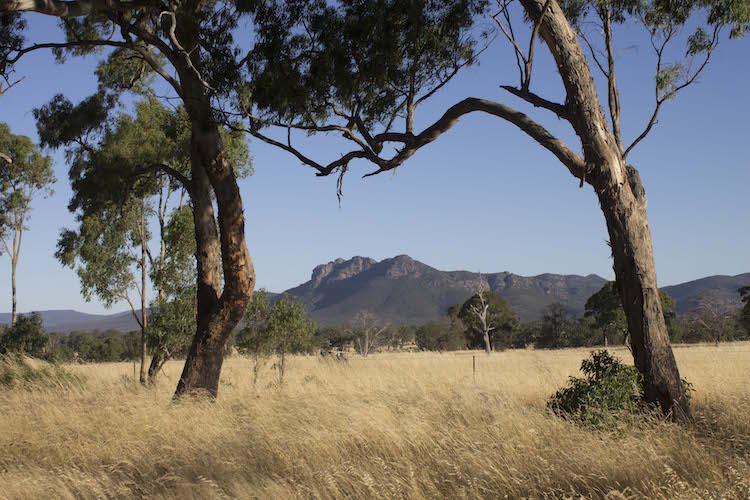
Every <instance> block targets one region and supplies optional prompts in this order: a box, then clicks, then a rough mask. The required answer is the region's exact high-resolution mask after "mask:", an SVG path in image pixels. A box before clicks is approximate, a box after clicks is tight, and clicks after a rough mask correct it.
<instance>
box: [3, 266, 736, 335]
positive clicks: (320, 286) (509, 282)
mask: <svg viewBox="0 0 750 500" xmlns="http://www.w3.org/2000/svg"><path fill="white" fill-rule="evenodd" d="M605 282H606V280H605V279H604V278H601V277H599V276H596V275H593V274H592V275H589V276H576V275H567V276H565V275H559V274H540V275H539V276H532V277H523V276H518V275H515V274H512V273H508V272H503V273H494V274H482V275H479V274H477V273H471V272H468V271H439V270H437V269H435V268H433V267H430V266H428V265H426V264H423V263H422V262H419V261H417V260H414V259H412V258H411V257H409V256H407V255H399V256H397V257H394V258H391V259H385V260H383V261H381V262H377V261H376V260H374V259H371V258H368V257H353V258H351V259H349V260H344V259H337V260H335V261H332V262H329V263H327V264H323V265H320V266H317V267H316V268H315V269H313V272H312V276H311V278H310V281H308V282H306V283H303V284H301V285H299V286H297V287H295V288H292V289H290V290H287V292H288V293H290V294H292V295H295V296H297V297H299V298H300V299H301V300H302V301H303V302H304V303H305V304H306V305H307V310H308V312H309V313H310V316H312V317H313V318H314V319H316V320H317V321H319V322H320V323H322V324H325V325H330V324H337V323H344V322H348V321H350V320H351V318H352V317H353V316H354V315H355V314H356V313H357V312H359V311H362V310H368V311H371V312H373V313H375V314H376V315H377V316H378V317H379V318H380V319H381V321H383V322H389V323H394V324H419V323H423V322H426V321H432V320H435V319H438V318H440V317H441V316H443V315H444V314H445V311H446V309H447V308H448V307H449V306H451V305H452V304H457V303H460V302H463V301H465V300H466V299H467V298H469V297H470V296H471V295H472V294H473V293H475V292H476V290H477V289H478V288H479V286H480V285H484V286H486V287H488V288H489V289H491V290H494V291H496V292H498V293H499V294H500V295H501V296H502V297H504V298H505V299H506V300H508V302H510V304H511V305H512V306H513V309H514V310H515V311H516V313H517V314H518V315H519V316H520V317H521V318H522V319H524V320H529V319H538V318H540V317H541V315H542V311H543V310H544V308H545V307H546V306H547V305H548V304H551V303H552V302H555V301H561V302H563V303H564V304H565V305H567V306H568V308H569V310H570V312H571V314H573V315H576V316H578V315H581V314H582V313H583V306H584V304H585V303H586V300H588V298H589V297H590V296H591V295H592V294H593V293H595V292H597V291H598V290H599V289H600V288H601V287H602V285H604V283H605ZM745 285H750V273H747V274H740V275H738V276H709V277H706V278H702V279H699V280H695V281H690V282H687V283H682V284H679V285H673V286H668V287H664V288H663V290H665V291H666V292H667V293H669V295H671V296H672V297H673V298H674V299H675V301H676V303H677V312H678V313H679V314H685V313H687V312H690V311H694V310H696V309H697V308H698V307H700V305H701V304H709V305H711V306H712V307H715V308H717V309H718V310H731V309H734V308H736V307H739V306H740V305H741V302H740V298H739V294H738V293H737V289H738V288H739V287H740V286H745ZM270 295H271V296H272V299H273V298H275V296H276V294H270ZM42 318H43V320H44V324H45V327H46V328H47V330H48V331H58V332H70V331H73V330H102V331H103V330H109V329H111V330H119V331H131V330H137V329H138V324H137V323H136V321H135V319H134V318H133V315H132V314H131V313H130V312H129V311H126V312H121V313H117V314H111V315H96V314H84V313H79V312H77V311H71V310H65V311H42ZM3 323H4V324H8V323H10V314H7V313H5V314H0V324H3Z"/></svg>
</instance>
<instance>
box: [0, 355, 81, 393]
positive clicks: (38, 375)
mask: <svg viewBox="0 0 750 500" xmlns="http://www.w3.org/2000/svg"><path fill="white" fill-rule="evenodd" d="M82 383H83V378H82V377H81V376H80V375H76V374H74V373H71V372H69V371H67V370H65V369H64V368H63V367H61V366H58V365H52V364H49V363H45V362H44V361H39V360H36V359H31V358H27V357H25V356H23V355H19V354H8V355H3V356H0V388H24V389H31V388H38V387H62V388H68V387H71V386H73V385H79V384H82Z"/></svg>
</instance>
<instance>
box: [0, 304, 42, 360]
mask: <svg viewBox="0 0 750 500" xmlns="http://www.w3.org/2000/svg"><path fill="white" fill-rule="evenodd" d="M47 341H48V338H47V333H46V332H45V331H44V326H43V325H42V315H41V314H39V313H38V312H34V313H31V314H19V315H18V318H17V319H16V324H15V325H13V326H12V327H10V328H5V329H4V331H0V354H7V353H18V354H25V355H27V356H32V357H35V358H42V357H44V356H45V354H46V351H47V349H46V348H47Z"/></svg>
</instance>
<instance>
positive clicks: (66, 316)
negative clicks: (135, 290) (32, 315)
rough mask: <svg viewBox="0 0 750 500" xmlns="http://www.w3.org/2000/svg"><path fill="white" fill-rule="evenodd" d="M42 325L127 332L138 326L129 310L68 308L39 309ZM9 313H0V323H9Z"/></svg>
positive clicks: (68, 329)
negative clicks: (109, 311)
mask: <svg viewBox="0 0 750 500" xmlns="http://www.w3.org/2000/svg"><path fill="white" fill-rule="evenodd" d="M40 312H41V314H42V321H43V322H44V327H45V328H46V329H47V331H50V332H72V331H74V330H80V331H87V330H100V331H105V330H118V331H121V332H129V331H133V330H139V329H140V327H139V326H138V323H137V322H136V320H135V318H134V317H133V313H132V312H130V311H126V312H121V313H115V314H86V313H82V312H78V311H73V310H70V309H66V310H50V311H40ZM10 320H11V315H10V313H0V325H2V324H6V325H7V324H10Z"/></svg>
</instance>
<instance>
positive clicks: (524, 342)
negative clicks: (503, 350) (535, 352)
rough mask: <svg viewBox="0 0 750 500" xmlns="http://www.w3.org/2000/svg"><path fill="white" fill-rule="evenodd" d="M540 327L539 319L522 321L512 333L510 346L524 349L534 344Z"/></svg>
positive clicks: (539, 332)
mask: <svg viewBox="0 0 750 500" xmlns="http://www.w3.org/2000/svg"><path fill="white" fill-rule="evenodd" d="M541 329H542V322H541V321H540V320H534V321H524V322H522V323H521V324H519V326H518V328H517V329H516V330H515V332H514V333H513V340H512V342H511V347H513V348H515V349H525V348H527V347H529V346H531V345H533V344H535V343H536V342H538V340H539V336H540V335H541Z"/></svg>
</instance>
